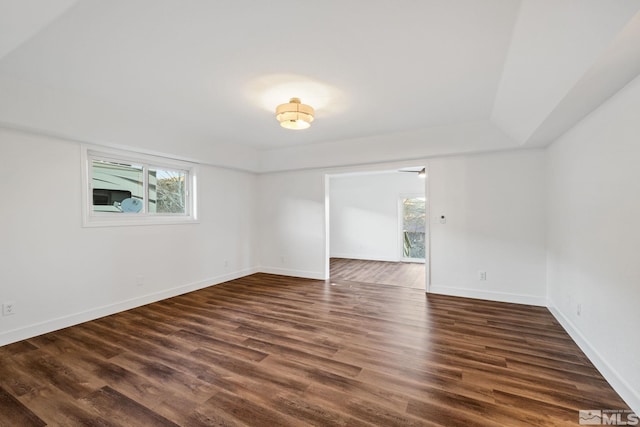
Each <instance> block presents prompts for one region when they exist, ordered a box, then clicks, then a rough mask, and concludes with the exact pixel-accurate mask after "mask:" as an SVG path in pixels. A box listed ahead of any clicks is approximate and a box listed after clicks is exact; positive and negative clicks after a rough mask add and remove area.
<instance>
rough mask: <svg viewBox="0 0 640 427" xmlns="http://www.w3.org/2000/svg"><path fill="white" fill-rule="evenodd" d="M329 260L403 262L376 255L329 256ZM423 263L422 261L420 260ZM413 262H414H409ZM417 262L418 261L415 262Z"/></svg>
mask: <svg viewBox="0 0 640 427" xmlns="http://www.w3.org/2000/svg"><path fill="white" fill-rule="evenodd" d="M331 258H344V259H361V260H364V261H385V262H404V260H401V259H400V258H392V257H385V256H376V255H357V254H331ZM420 261H424V260H420ZM411 262H414V261H411ZM415 262H418V261H415Z"/></svg>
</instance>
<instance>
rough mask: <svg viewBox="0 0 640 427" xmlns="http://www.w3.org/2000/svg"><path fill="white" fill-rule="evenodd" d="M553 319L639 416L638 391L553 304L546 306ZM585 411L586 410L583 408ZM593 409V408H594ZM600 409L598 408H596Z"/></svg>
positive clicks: (639, 395) (639, 393)
mask: <svg viewBox="0 0 640 427" xmlns="http://www.w3.org/2000/svg"><path fill="white" fill-rule="evenodd" d="M547 308H548V309H549V311H550V312H551V314H553V317H555V318H556V320H557V321H558V322H559V323H560V325H562V327H563V328H564V329H565V331H567V333H568V334H569V336H570V337H571V338H572V339H573V341H575V343H576V344H578V347H580V349H581V350H582V351H583V352H584V354H585V355H586V356H587V357H588V358H589V360H590V361H591V363H593V365H594V366H595V367H596V368H597V369H598V371H600V373H601V374H602V376H603V377H604V378H605V379H606V380H607V381H608V382H609V384H611V387H613V389H614V390H615V391H616V392H617V393H618V394H619V395H620V397H621V398H622V400H624V401H625V402H626V403H627V405H629V407H630V408H631V410H632V411H633V412H635V413H636V414H638V415H640V390H635V389H634V388H633V386H632V385H631V384H629V383H628V382H627V381H626V380H625V379H624V377H623V376H622V375H620V374H619V373H618V371H616V370H615V369H614V368H613V367H612V366H611V365H610V364H609V363H608V362H607V361H606V359H605V358H604V357H602V355H601V354H600V352H598V350H596V348H595V347H593V346H592V345H591V343H590V342H589V340H587V338H586V337H585V336H584V335H582V333H581V332H580V331H579V330H578V329H577V328H576V327H575V325H574V324H573V322H571V320H569V318H567V317H566V316H565V315H564V314H562V312H561V311H560V310H558V309H557V308H556V307H555V306H554V305H553V304H551V303H549V305H548V306H547ZM585 409H587V408H585ZM594 409H595V408H594ZM597 409H600V408H597ZM602 409H619V408H602Z"/></svg>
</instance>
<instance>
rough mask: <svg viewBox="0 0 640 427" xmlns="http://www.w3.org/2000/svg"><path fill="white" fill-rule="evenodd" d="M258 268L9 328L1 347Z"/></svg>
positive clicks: (253, 271) (217, 282)
mask: <svg viewBox="0 0 640 427" xmlns="http://www.w3.org/2000/svg"><path fill="white" fill-rule="evenodd" d="M257 271H258V269H257V268H249V269H245V270H240V271H236V272H233V273H228V274H223V275H220V276H216V277H211V278H209V279H205V280H201V281H199V282H194V283H188V284H186V285H181V286H176V287H175V288H170V289H165V290H163V291H159V292H154V293H152V294H147V295H143V296H139V297H135V298H131V299H128V300H125V301H120V302H117V303H113V304H108V305H104V306H102V307H96V308H92V309H90V310H86V311H82V312H80V313H74V314H70V315H68V316H62V317H58V318H55V319H51V320H46V321H44V322H39V323H35V324H33V325H29V326H25V327H21V328H17V329H13V330H11V331H7V332H3V333H1V334H0V346H3V345H7V344H11V343H14V342H17V341H21V340H25V339H28V338H32V337H35V336H38V335H42V334H46V333H48V332H53V331H56V330H58V329H62V328H67V327H69V326H73V325H77V324H79V323H83V322H88V321H90V320H95V319H98V318H100V317H104V316H109V315H111V314H115V313H119V312H121V311H126V310H130V309H132V308H136V307H140V306H142V305H146V304H150V303H153V302H157V301H161V300H164V299H167V298H171V297H175V296H178V295H182V294H185V293H187V292H192V291H196V290H198V289H203V288H207V287H209V286H214V285H218V284H220V283H223V282H227V281H229V280H234V279H238V278H240V277H244V276H248V275H250V274H254V273H256V272H257Z"/></svg>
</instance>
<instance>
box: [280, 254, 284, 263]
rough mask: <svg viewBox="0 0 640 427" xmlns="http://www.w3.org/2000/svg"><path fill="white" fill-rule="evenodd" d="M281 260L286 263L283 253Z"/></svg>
mask: <svg viewBox="0 0 640 427" xmlns="http://www.w3.org/2000/svg"><path fill="white" fill-rule="evenodd" d="M280 261H281V262H282V264H284V263H285V258H284V255H282V256H281V257H280Z"/></svg>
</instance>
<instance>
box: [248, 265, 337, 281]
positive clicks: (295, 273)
mask: <svg viewBox="0 0 640 427" xmlns="http://www.w3.org/2000/svg"><path fill="white" fill-rule="evenodd" d="M258 272H260V273H267V274H277V275H279V276H289V277H301V278H303V279H316V280H327V279H328V278H329V277H325V276H326V274H325V273H324V272H320V271H306V270H291V269H288V268H279V267H260V268H259V269H258Z"/></svg>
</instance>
